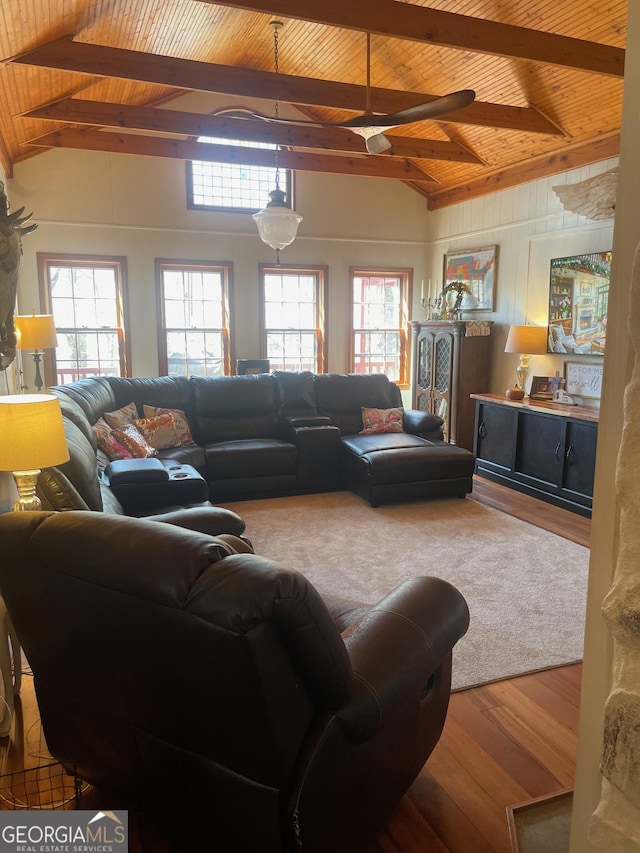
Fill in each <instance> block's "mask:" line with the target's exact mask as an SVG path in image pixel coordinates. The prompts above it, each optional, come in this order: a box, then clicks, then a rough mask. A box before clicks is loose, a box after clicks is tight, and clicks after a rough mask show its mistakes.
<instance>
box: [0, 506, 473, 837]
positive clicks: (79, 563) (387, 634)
mask: <svg viewBox="0 0 640 853" xmlns="http://www.w3.org/2000/svg"><path fill="white" fill-rule="evenodd" d="M0 541H2V543H3V548H2V552H1V556H0V588H1V589H2V593H3V596H4V598H5V601H6V603H7V606H8V608H9V612H10V614H11V617H12V619H13V622H14V625H15V628H16V630H17V633H18V636H19V638H20V641H21V643H22V645H23V647H24V650H25V653H26V656H27V658H28V661H29V663H30V665H31V668H32V670H33V674H34V678H35V688H36V693H37V698H38V704H39V710H40V714H41V719H42V725H43V728H44V733H45V737H46V740H47V744H48V747H49V749H50V751H51V753H52V755H53V756H54V757H55V758H56V759H57V760H58V761H60V762H61V763H62V764H63V765H64V766H65V767H66V768H67V769H68V770H69V771H72V772H75V773H76V774H77V775H78V776H79V777H80V778H81V779H85V780H87V781H89V782H91V783H93V784H94V785H96V786H98V788H102V789H105V790H111V791H115V792H118V796H119V797H120V799H119V800H118V802H117V803H108V802H105V803H103V804H100V805H101V807H102V808H114V807H115V808H117V807H123V806H125V807H128V808H132V809H133V808H138V809H142V810H144V811H145V812H147V813H152V814H155V815H156V816H158V817H159V818H160V817H161V818H162V820H163V821H165V823H166V824H167V825H168V826H169V828H170V830H171V829H172V831H173V837H174V838H175V849H176V850H184V851H189V853H198V851H203V853H204V851H212V850H215V851H216V853H238V851H242V853H254V852H255V853H284V852H285V851H287V852H288V853H289V851H296V850H298V851H309V853H341V851H343V853H356V851H360V850H366V849H367V847H368V845H369V844H370V843H371V842H372V841H373V840H374V839H375V836H376V834H377V833H378V832H379V830H380V829H381V827H382V826H383V824H384V822H385V821H386V819H387V818H388V816H389V814H390V813H391V811H392V810H393V808H394V807H395V805H396V804H397V802H398V801H399V800H400V798H401V797H402V795H403V794H404V792H405V791H406V789H407V788H408V787H409V785H410V784H411V782H412V781H413V779H414V778H415V777H416V775H417V774H418V773H419V771H420V769H421V767H422V766H423V764H424V762H425V760H426V759H427V757H428V756H429V754H430V753H431V751H432V750H433V748H434V746H435V744H436V743H437V741H438V738H439V736H440V733H441V730H442V726H443V724H444V719H445V716H446V711H447V706H448V701H449V694H450V677H451V650H452V647H453V646H454V645H455V643H456V642H457V640H458V639H459V638H460V637H461V636H462V635H463V634H464V633H465V631H466V629H467V626H468V621H469V614H468V609H467V605H466V603H465V601H464V599H463V597H462V595H461V594H460V593H459V592H458V591H457V590H456V589H455V588H454V587H453V586H451V585H450V584H448V583H447V582H446V581H443V580H440V579H438V578H433V577H416V578H413V579H411V580H407V581H405V582H404V583H402V584H401V585H400V586H398V587H397V588H396V589H395V590H393V591H392V592H390V593H389V594H388V595H387V596H386V597H385V598H384V599H382V601H380V602H379V603H377V604H375V605H373V606H368V605H355V604H353V603H352V602H346V601H344V600H338V599H333V598H330V597H325V598H322V597H321V596H320V594H319V593H318V592H317V591H316V589H315V588H314V587H313V586H312V585H311V584H310V583H309V582H308V581H307V580H306V579H305V578H304V577H303V576H302V575H301V574H299V573H297V572H295V571H288V570H287V569H286V568H281V567H280V566H278V565H276V564H275V563H274V562H272V561H270V560H268V559H265V558H263V557H259V556H257V555H255V554H253V553H247V551H248V550H249V546H248V545H247V544H246V543H244V542H243V541H242V540H236V539H235V538H234V537H232V536H227V537H225V536H222V537H211V536H208V535H206V534H202V533H198V532H194V531H191V530H184V529H181V528H177V527H175V526H173V525H164V524H157V523H154V522H151V521H148V520H146V519H135V518H129V517H125V516H118V515H109V514H104V513H94V512H87V511H78V512H69V513H46V512H39V513H35V512H34V513H9V514H6V515H3V516H0ZM236 551H240V552H239V553H238V552H236ZM242 551H244V553H243V552H242ZM318 559H322V556H321V554H319V555H318Z"/></svg>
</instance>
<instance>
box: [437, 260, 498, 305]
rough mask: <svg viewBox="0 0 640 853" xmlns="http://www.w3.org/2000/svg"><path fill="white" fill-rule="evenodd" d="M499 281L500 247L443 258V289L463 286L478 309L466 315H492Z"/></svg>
mask: <svg viewBox="0 0 640 853" xmlns="http://www.w3.org/2000/svg"><path fill="white" fill-rule="evenodd" d="M497 278H498V247H497V246H485V247H484V248H482V249H465V250H464V251H456V252H447V254H446V255H445V256H444V272H443V282H444V286H445V287H446V286H447V285H449V284H451V283H454V282H462V284H464V285H465V289H466V290H467V291H468V292H469V293H470V294H471V295H472V296H473V297H474V299H475V302H476V303H477V305H474V307H473V308H472V307H470V306H465V309H464V310H465V311H493V310H494V303H495V289H496V282H497Z"/></svg>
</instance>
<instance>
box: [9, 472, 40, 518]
mask: <svg viewBox="0 0 640 853" xmlns="http://www.w3.org/2000/svg"><path fill="white" fill-rule="evenodd" d="M39 473H40V469H39V468H34V469H33V470H31V471H14V472H13V479H14V480H15V481H16V486H17V487H18V498H17V500H16V502H15V503H14V505H13V511H14V512H38V511H39V510H41V509H42V501H41V500H40V498H39V497H38V496H37V495H36V483H37V482H38V474H39Z"/></svg>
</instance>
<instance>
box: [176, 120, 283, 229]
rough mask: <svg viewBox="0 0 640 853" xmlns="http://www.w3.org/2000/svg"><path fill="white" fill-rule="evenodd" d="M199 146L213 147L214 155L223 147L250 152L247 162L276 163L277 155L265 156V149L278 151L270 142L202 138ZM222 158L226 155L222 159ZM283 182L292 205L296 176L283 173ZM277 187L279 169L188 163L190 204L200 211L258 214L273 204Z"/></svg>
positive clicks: (208, 161) (268, 166)
mask: <svg viewBox="0 0 640 853" xmlns="http://www.w3.org/2000/svg"><path fill="white" fill-rule="evenodd" d="M198 142H205V143H211V144H212V151H213V150H214V149H215V148H216V147H220V146H233V147H234V148H250V149H252V150H251V152H250V153H248V154H247V158H246V159H247V160H257V161H260V160H263V159H265V157H268V158H269V160H268V162H269V163H271V162H274V160H275V154H263V153H262V150H261V149H270V150H271V151H275V148H276V146H275V145H273V144H271V143H268V142H247V141H245V140H240V139H222V138H218V137H210V136H201V137H199V138H198ZM220 156H221V157H222V154H221V155H220ZM280 182H281V183H282V182H284V186H283V189H284V191H285V192H286V194H287V199H288V200H289V203H290V202H291V199H292V194H291V190H292V176H291V170H290V169H283V170H281V172H280ZM275 184H276V168H275V166H271V165H267V163H264V164H261V163H260V162H255V163H253V164H252V163H251V162H249V163H247V164H243V163H238V162H229V163H224V162H216V161H211V160H192V161H189V162H187V203H188V206H189V207H190V208H194V209H196V210H224V211H231V212H246V213H255V212H256V211H258V210H261V209H262V208H263V207H264V206H265V205H266V204H267V202H268V201H269V193H270V192H271V190H272V189H273V188H274V186H275Z"/></svg>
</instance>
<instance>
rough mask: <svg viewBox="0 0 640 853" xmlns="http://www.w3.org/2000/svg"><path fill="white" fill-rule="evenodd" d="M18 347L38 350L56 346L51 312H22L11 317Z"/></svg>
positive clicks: (56, 340)
mask: <svg viewBox="0 0 640 853" xmlns="http://www.w3.org/2000/svg"><path fill="white" fill-rule="evenodd" d="M13 323H14V325H15V327H16V337H17V338H18V349H28V350H40V349H53V348H54V347H57V346H58V338H57V337H56V326H55V323H54V322H53V315H52V314H36V313H33V314H23V315H18V316H15V317H14V318H13Z"/></svg>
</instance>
